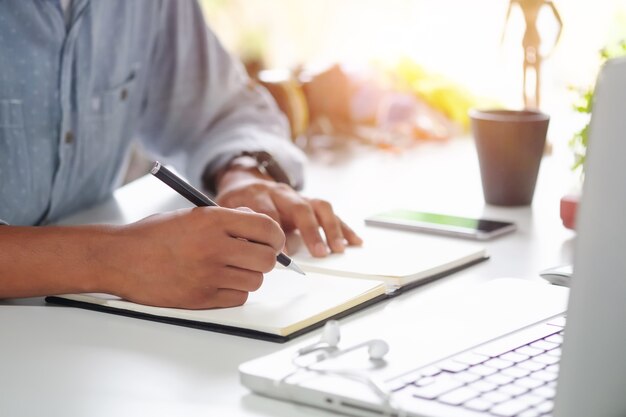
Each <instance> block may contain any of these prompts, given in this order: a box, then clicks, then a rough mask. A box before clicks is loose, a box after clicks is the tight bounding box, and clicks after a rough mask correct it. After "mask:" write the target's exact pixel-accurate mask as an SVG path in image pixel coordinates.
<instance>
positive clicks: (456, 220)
mask: <svg viewBox="0 0 626 417" xmlns="http://www.w3.org/2000/svg"><path fill="white" fill-rule="evenodd" d="M376 217H378V218H381V219H389V220H402V221H406V222H418V223H426V224H435V225H440V226H453V227H461V228H464V229H471V230H481V231H485V232H489V231H492V230H496V229H499V228H501V227H503V226H507V225H509V224H510V223H506V222H500V221H496V220H485V219H470V218H467V217H458V216H449V215H446V214H437V213H424V212H418V211H411V210H393V211H389V212H386V213H381V214H379V215H377V216H376Z"/></svg>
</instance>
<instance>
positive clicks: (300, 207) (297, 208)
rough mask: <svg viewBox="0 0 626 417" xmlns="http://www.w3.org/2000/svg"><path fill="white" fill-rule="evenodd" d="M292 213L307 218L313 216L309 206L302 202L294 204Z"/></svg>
mask: <svg viewBox="0 0 626 417" xmlns="http://www.w3.org/2000/svg"><path fill="white" fill-rule="evenodd" d="M293 212H294V214H295V215H296V216H308V215H312V214H313V209H312V208H311V205H310V204H308V203H307V202H304V201H302V202H298V203H296V204H294V206H293Z"/></svg>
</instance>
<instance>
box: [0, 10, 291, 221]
mask: <svg viewBox="0 0 626 417" xmlns="http://www.w3.org/2000/svg"><path fill="white" fill-rule="evenodd" d="M288 137H289V135H288V127H287V124H286V121H285V120H284V117H283V116H282V115H281V114H280V112H279V111H278V110H277V108H276V105H275V104H274V102H273V101H272V100H271V97H270V96H269V95H268V93H267V92H266V91H265V90H262V89H261V88H259V87H256V86H254V85H253V84H251V83H250V82H249V80H248V78H247V77H246V75H245V71H244V70H243V68H242V66H241V65H240V64H239V63H237V62H236V61H235V60H233V59H232V57H231V56H230V55H229V54H228V53H227V52H226V51H225V50H224V49H223V48H222V46H221V45H220V43H219V41H218V40H217V39H216V37H215V35H214V34H213V33H212V32H211V31H210V30H209V29H208V28H207V27H206V24H205V22H204V20H203V16H202V13H201V11H200V9H199V6H198V5H197V3H196V2H195V1H192V0H179V1H174V0H73V2H72V9H71V10H70V16H69V20H68V23H67V24H66V23H65V19H64V16H63V12H62V10H61V8H60V7H59V4H58V1H55V0H4V1H0V219H1V220H4V221H5V222H7V223H10V224H16V225H34V224H45V223H48V222H51V221H55V220H56V219H58V218H60V217H62V216H64V215H67V214H69V213H71V212H73V211H75V210H79V209H81V208H84V207H86V206H88V205H91V204H94V203H96V202H98V201H99V200H101V199H103V198H105V197H107V196H109V195H110V193H111V192H112V191H113V190H114V189H115V187H116V186H117V185H119V180H120V177H121V174H122V173H123V171H124V167H125V164H126V161H127V159H128V158H127V156H128V153H129V152H128V151H129V147H130V145H131V143H132V140H133V139H134V138H138V139H139V140H141V142H142V144H143V146H144V148H145V149H146V150H147V151H148V152H149V153H150V154H152V156H154V158H159V159H162V160H163V161H165V162H167V163H169V164H172V165H174V167H176V168H177V169H178V170H179V171H181V172H183V173H184V174H185V175H186V176H187V178H188V179H189V180H190V181H191V182H192V183H195V185H200V182H201V177H202V174H203V172H204V171H205V169H208V171H209V172H215V171H217V170H218V169H219V168H221V167H222V166H223V165H224V164H225V163H227V162H228V161H229V160H230V159H231V158H232V157H233V156H236V155H237V154H239V153H241V152H242V151H244V150H245V151H267V152H269V153H271V154H272V155H273V156H274V157H275V159H276V160H277V161H278V163H279V164H280V165H281V166H282V167H283V168H284V169H285V170H286V171H287V172H288V173H289V174H290V175H291V177H292V178H291V179H292V182H293V183H294V184H295V185H296V186H301V184H302V162H303V157H302V154H301V152H299V151H298V150H297V149H296V148H295V147H294V146H293V145H291V143H290V142H289V140H288Z"/></svg>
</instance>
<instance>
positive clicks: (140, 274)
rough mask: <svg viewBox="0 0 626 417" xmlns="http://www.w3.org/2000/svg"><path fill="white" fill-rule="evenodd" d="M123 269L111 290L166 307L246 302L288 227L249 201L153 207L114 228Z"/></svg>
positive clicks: (268, 267)
mask: <svg viewBox="0 0 626 417" xmlns="http://www.w3.org/2000/svg"><path fill="white" fill-rule="evenodd" d="M119 233H120V236H121V237H122V238H123V239H122V240H121V241H122V242H124V244H123V246H122V247H121V248H120V249H122V251H121V254H120V257H121V260H123V262H121V263H120V266H121V268H123V270H122V271H118V273H112V274H111V276H115V277H117V279H114V280H112V282H111V283H112V284H113V287H112V288H111V290H112V292H114V293H115V294H116V295H119V296H121V297H123V298H125V299H127V300H130V301H134V302H137V303H141V304H148V305H157V306H163V307H179V308H190V309H205V308H215V307H232V306H237V305H241V304H243V303H244V302H245V301H246V300H247V298H248V293H249V292H251V291H255V290H257V289H258V288H259V287H260V286H261V283H262V282H263V273H265V272H269V271H271V270H272V269H273V268H274V266H275V264H276V255H277V254H278V253H279V252H280V250H281V249H282V248H283V247H284V244H285V234H284V233H283V231H282V230H281V228H280V226H279V225H278V223H276V222H275V221H274V220H272V219H271V218H270V217H268V216H266V215H263V214H257V213H254V212H251V211H249V210H247V209H235V210H233V209H226V208H221V207H202V208H194V209H190V210H180V211H177V212H172V213H166V214H157V215H154V216H151V217H148V218H146V219H143V220H141V221H139V222H137V223H134V224H131V225H129V226H126V227H123V228H121V229H120V230H119Z"/></svg>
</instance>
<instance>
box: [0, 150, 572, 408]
mask: <svg viewBox="0 0 626 417" xmlns="http://www.w3.org/2000/svg"><path fill="white" fill-rule="evenodd" d="M358 153H359V155H358V156H357V157H354V158H352V159H350V160H347V161H343V164H336V165H334V164H328V163H323V162H322V160H321V159H322V158H316V159H315V160H314V161H313V162H312V163H311V166H310V169H309V172H308V185H307V188H306V190H305V194H307V195H311V196H313V195H314V196H319V197H323V198H327V199H329V200H331V201H333V203H334V205H335V207H336V209H337V212H338V213H340V214H341V215H343V216H344V217H345V218H347V219H349V220H350V221H351V222H352V223H354V222H357V223H361V222H362V219H363V217H365V216H366V215H368V214H371V213H374V212H377V211H379V210H385V209H388V208H394V207H408V208H415V209H422V210H436V211H445V212H449V213H453V214H461V215H470V216H479V215H484V216H488V217H495V218H502V219H511V220H514V221H515V222H517V224H518V227H519V231H518V232H516V233H515V234H512V235H507V236H505V237H502V238H499V239H496V240H494V241H492V242H488V243H486V246H487V248H488V250H489V253H490V254H491V257H492V258H491V260H489V261H488V262H483V263H481V264H479V265H476V266H474V267H471V268H469V269H467V270H464V271H461V272H459V273H457V274H454V275H452V276H450V277H447V278H445V279H442V280H440V281H438V282H435V283H433V284H429V285H427V286H425V287H422V288H419V289H416V290H414V291H412V292H409V293H408V294H405V295H403V296H401V297H399V298H398V299H397V300H395V301H392V302H413V301H414V302H418V301H419V299H420V298H423V297H431V296H434V295H441V294H445V292H446V291H452V290H456V289H458V288H460V287H461V286H464V285H474V284H475V283H478V282H481V281H486V280H490V279H493V278H498V277H505V276H507V277H519V278H524V279H530V280H540V278H539V277H538V276H537V271H538V270H540V269H543V268H546V267H550V266H554V265H558V264H561V263H568V262H571V256H572V246H573V238H574V236H575V234H574V233H573V232H571V231H569V230H566V229H565V228H563V226H562V225H561V222H560V219H559V212H558V202H559V198H560V197H561V195H562V194H563V193H564V192H565V191H567V184H568V182H567V181H568V180H569V173H568V171H567V170H568V169H567V166H566V164H563V163H559V162H558V161H557V160H555V158H554V157H548V158H544V161H543V165H542V169H541V172H540V177H539V183H538V188H537V191H536V194H535V201H534V203H533V205H532V207H525V208H501V207H491V206H485V205H484V203H483V199H482V194H481V186H480V178H479V174H478V165H477V162H476V156H475V153H474V150H473V145H472V143H471V142H470V141H466V140H458V141H454V142H452V143H448V144H446V145H439V144H425V145H422V146H420V147H418V148H417V149H415V150H412V151H410V152H406V153H404V154H402V155H392V154H387V153H383V152H373V151H371V150H370V151H362V152H358ZM184 205H185V203H183V202H181V199H180V197H178V196H177V195H175V194H173V192H171V191H170V190H168V189H167V187H164V186H163V185H162V184H160V183H159V182H158V181H157V180H156V179H154V178H150V177H145V178H142V179H140V180H138V181H137V182H135V183H132V184H130V185H128V186H126V187H124V188H123V189H120V190H119V191H118V192H117V193H116V195H115V198H114V199H113V200H111V201H108V202H105V203H104V204H103V205H102V206H99V207H96V208H94V209H92V210H89V211H87V212H85V213H82V214H80V215H78V216H75V217H73V218H72V219H71V221H72V222H90V221H93V220H94V219H98V220H99V221H106V220H109V221H120V219H122V220H124V221H131V220H133V219H134V218H135V217H136V216H137V215H138V213H142V212H143V210H145V209H147V208H152V209H154V210H155V211H158V210H163V209H167V208H172V207H177V206H184ZM386 304H389V302H386V303H382V304H380V305H377V306H374V307H372V308H369V309H367V310H365V311H362V312H360V313H358V314H356V315H354V316H352V317H350V318H347V319H343V320H342V323H349V322H352V321H354V320H358V319H359V318H363V317H365V316H367V315H369V314H375V313H376V312H377V311H380V309H383V308H386V307H388V305H386ZM318 334H319V332H313V333H312V334H311V335H309V336H304V337H302V338H299V339H298V340H296V341H293V342H291V343H300V342H302V341H304V340H306V339H307V338H316V337H318ZM284 346H285V345H279V344H274V343H269V342H262V341H256V340H251V339H244V338H240V337H235V336H228V335H222V334H217V333H211V332H205V331H200V330H194V329H188V328H183V327H177V326H172V325H166V324H159V323H153V322H149V321H144V320H136V319H130V318H126V317H118V316H114V315H108V314H103V313H97V312H91V311H85V310H79V309H72V308H65V307H53V306H45V305H44V304H43V302H42V300H41V299H26V300H9V301H4V302H2V303H1V304H0V352H1V354H0V416H11V417H17V416H42V415H46V416H63V417H72V416H91V417H99V416H113V415H114V416H118V417H121V416H129V417H130V416H133V417H134V416H138V415H150V416H168V417H170V416H203V417H205V416H295V415H312V416H317V415H319V416H323V415H328V414H327V413H325V412H322V411H319V410H314V409H310V408H307V407H302V406H296V405H292V404H288V403H283V402H279V401H275V400H271V399H267V398H262V397H259V396H256V395H253V394H250V393H249V392H248V391H247V390H246V389H245V388H244V387H243V386H241V385H240V384H239V382H238V375H237V366H238V365H239V364H240V363H241V362H244V361H247V360H249V359H252V358H255V357H258V356H261V355H265V354H268V353H270V352H273V351H276V350H278V349H281V348H283V347H284Z"/></svg>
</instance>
